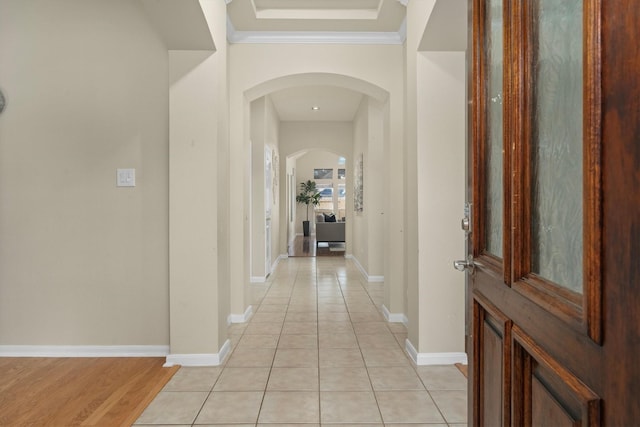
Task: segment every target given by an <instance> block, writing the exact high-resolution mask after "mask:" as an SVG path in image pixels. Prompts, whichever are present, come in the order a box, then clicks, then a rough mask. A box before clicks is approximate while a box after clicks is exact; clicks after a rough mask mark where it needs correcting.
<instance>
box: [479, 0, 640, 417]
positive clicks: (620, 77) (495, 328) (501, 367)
mask: <svg viewBox="0 0 640 427" xmlns="http://www.w3.org/2000/svg"><path fill="white" fill-rule="evenodd" d="M469 7H470V14H469V16H470V19H471V21H470V23H471V25H470V27H471V28H472V30H471V31H470V37H469V42H470V52H471V53H472V54H471V57H470V58H471V64H470V65H471V66H470V67H469V68H470V76H469V83H470V91H469V93H470V105H471V109H470V117H469V120H470V126H469V129H470V135H469V152H470V153H471V157H470V160H471V161H470V162H469V169H470V176H471V184H470V185H471V191H470V194H471V200H469V202H470V203H472V204H471V206H472V208H471V209H470V212H471V215H472V218H471V226H470V233H469V237H470V239H469V242H470V244H469V245H468V246H469V256H470V258H469V259H468V265H469V267H468V268H467V274H468V275H469V293H468V294H469V315H470V319H471V328H470V333H469V336H468V351H469V354H470V366H469V373H470V375H469V425H472V426H491V427H492V426H508V425H511V426H518V427H519V426H553V427H555V426H598V425H607V426H640V101H639V100H640V42H639V40H640V3H639V2H638V0H469ZM471 257H472V258H471Z"/></svg>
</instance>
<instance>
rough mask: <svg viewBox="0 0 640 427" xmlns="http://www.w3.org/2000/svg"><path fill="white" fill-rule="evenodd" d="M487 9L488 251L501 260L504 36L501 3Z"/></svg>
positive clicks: (492, 3) (493, 2)
mask: <svg viewBox="0 0 640 427" xmlns="http://www.w3.org/2000/svg"><path fill="white" fill-rule="evenodd" d="M486 7H487V9H486V24H485V28H486V35H485V54H486V70H485V72H486V76H487V80H486V84H487V88H486V90H487V97H486V115H487V117H486V129H487V131H486V145H485V159H486V166H485V167H486V169H485V170H486V178H485V179H486V182H485V188H486V196H485V197H486V198H485V215H486V229H485V250H486V251H487V252H489V253H490V254H492V255H495V256H497V257H500V258H501V257H502V236H503V233H502V223H503V221H502V217H503V195H502V188H503V184H502V183H503V181H502V179H503V172H502V169H503V142H502V136H503V130H502V121H503V120H502V116H503V112H502V101H503V96H504V95H503V82H502V77H503V71H502V66H503V51H502V49H503V37H502V35H503V34H502V33H503V30H502V26H503V17H502V10H503V9H502V0H490V1H489V2H487V6H486Z"/></svg>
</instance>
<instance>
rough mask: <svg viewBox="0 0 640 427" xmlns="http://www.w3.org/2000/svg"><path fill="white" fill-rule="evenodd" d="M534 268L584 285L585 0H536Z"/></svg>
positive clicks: (578, 287) (566, 283)
mask: <svg viewBox="0 0 640 427" xmlns="http://www.w3.org/2000/svg"><path fill="white" fill-rule="evenodd" d="M533 11H534V14H533V15H534V16H533V31H534V37H535V41H534V56H533V58H534V63H533V64H532V65H533V72H534V86H533V90H534V95H533V96H534V100H533V102H534V112H533V122H532V130H533V134H532V186H531V191H532V194H531V196H532V197H531V200H532V212H531V220H532V245H533V247H532V266H531V267H532V271H533V272H534V273H537V274H538V275H540V276H541V277H543V278H545V279H548V280H551V281H552V282H555V283H556V284H558V285H560V286H562V287H565V288H568V289H571V290H573V291H576V292H580V293H581V292H582V289H583V285H582V265H583V237H582V236H583V229H582V211H583V206H582V195H583V184H582V159H583V149H582V146H583V141H582V138H583V135H582V123H583V113H582V104H583V99H582V89H583V78H582V69H583V57H582V16H583V6H582V0H536V1H535V3H534V7H533Z"/></svg>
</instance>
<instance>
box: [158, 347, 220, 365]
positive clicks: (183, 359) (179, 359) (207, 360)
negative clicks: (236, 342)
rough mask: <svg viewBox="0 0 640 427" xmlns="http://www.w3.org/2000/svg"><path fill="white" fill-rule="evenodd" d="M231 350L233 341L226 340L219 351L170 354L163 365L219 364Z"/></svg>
mask: <svg viewBox="0 0 640 427" xmlns="http://www.w3.org/2000/svg"><path fill="white" fill-rule="evenodd" d="M230 351H231V342H230V341H229V340H226V341H225V342H224V344H223V345H222V348H220V351H219V352H218V353H212V354H206V353H200V354H169V355H167V361H166V362H165V364H164V365H163V366H164V367H165V368H168V367H171V366H175V365H180V366H219V365H220V364H222V362H224V359H225V358H226V357H227V355H228V354H229V352H230Z"/></svg>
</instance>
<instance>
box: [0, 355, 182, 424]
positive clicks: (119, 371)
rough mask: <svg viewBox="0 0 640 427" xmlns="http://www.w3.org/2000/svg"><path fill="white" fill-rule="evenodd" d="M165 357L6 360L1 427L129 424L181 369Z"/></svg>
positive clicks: (1, 369)
mask: <svg viewBox="0 0 640 427" xmlns="http://www.w3.org/2000/svg"><path fill="white" fill-rule="evenodd" d="M164 361H165V359H164V358H155V357H154V358H12V357H8V358H0V425H3V426H5V425H6V426H24V425H31V426H33V425H36V426H40V425H56V426H76V425H82V426H129V425H131V424H133V422H135V420H136V419H137V418H138V417H139V416H140V414H141V413H142V411H144V409H145V408H146V407H147V405H148V404H149V403H150V402H151V401H152V400H153V398H154V397H155V396H156V394H158V392H159V391H160V390H161V389H162V387H164V385H165V384H166V383H167V382H168V381H169V380H170V379H171V377H172V376H173V374H174V373H175V372H176V371H177V370H178V367H177V366H176V367H173V368H163V367H162V364H163V363H164Z"/></svg>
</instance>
